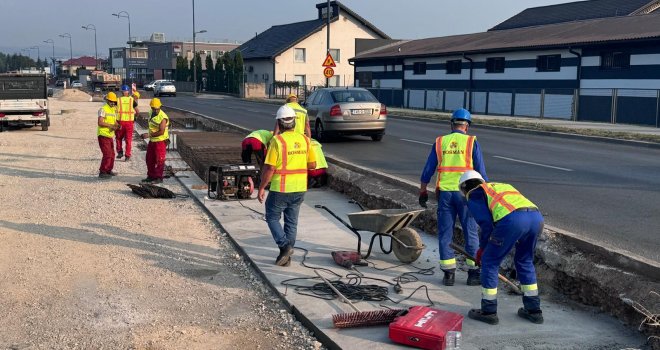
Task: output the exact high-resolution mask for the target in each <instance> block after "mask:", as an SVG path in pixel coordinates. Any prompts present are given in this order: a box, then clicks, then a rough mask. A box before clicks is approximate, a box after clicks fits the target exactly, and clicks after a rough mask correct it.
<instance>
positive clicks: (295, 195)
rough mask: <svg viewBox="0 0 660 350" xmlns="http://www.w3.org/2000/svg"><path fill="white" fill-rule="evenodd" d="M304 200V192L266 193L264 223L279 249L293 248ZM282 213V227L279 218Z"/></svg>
mask: <svg viewBox="0 0 660 350" xmlns="http://www.w3.org/2000/svg"><path fill="white" fill-rule="evenodd" d="M304 199H305V192H291V193H282V192H274V191H270V192H268V197H267V198H266V222H267V223H268V228H269V229H270V233H271V234H272V235H273V239H275V243H277V246H278V247H280V248H285V247H286V246H291V247H293V246H295V244H296V233H297V231H298V213H300V205H301V204H302V202H303V200H304ZM282 213H284V227H282V224H280V218H281V217H282Z"/></svg>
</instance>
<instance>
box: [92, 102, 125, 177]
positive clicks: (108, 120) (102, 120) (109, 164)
mask: <svg viewBox="0 0 660 350" xmlns="http://www.w3.org/2000/svg"><path fill="white" fill-rule="evenodd" d="M105 101H106V103H105V104H104V105H103V107H101V108H100V109H99V112H98V120H97V127H96V136H97V138H98V140H99V148H101V154H102V155H103V156H102V158H101V166H100V167H99V178H101V179H109V178H110V177H111V176H114V175H117V173H115V172H113V171H112V169H113V168H114V166H115V150H114V147H113V145H112V141H113V139H114V138H115V130H118V129H119V128H120V125H119V124H118V123H117V109H116V108H117V95H115V93H114V92H108V94H107V95H106V96H105Z"/></svg>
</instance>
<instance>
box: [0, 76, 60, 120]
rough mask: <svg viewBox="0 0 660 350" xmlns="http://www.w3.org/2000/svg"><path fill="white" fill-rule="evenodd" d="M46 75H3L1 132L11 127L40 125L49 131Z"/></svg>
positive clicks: (0, 79)
mask: <svg viewBox="0 0 660 350" xmlns="http://www.w3.org/2000/svg"><path fill="white" fill-rule="evenodd" d="M46 83H47V79H46V74H20V73H3V74H0V132H2V131H4V130H5V128H6V127H7V126H9V125H10V124H23V125H25V124H28V125H32V126H36V125H41V130H43V131H48V127H49V126H50V116H49V111H48V87H47V85H46Z"/></svg>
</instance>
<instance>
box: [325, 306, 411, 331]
mask: <svg viewBox="0 0 660 350" xmlns="http://www.w3.org/2000/svg"><path fill="white" fill-rule="evenodd" d="M406 311H407V310H405V309H388V310H375V311H360V312H351V313H344V314H337V315H332V324H333V325H334V326H335V328H353V327H366V326H381V325H386V324H390V323H392V322H393V321H394V319H395V318H396V317H397V316H401V315H402V314H403V313H405V312H406Z"/></svg>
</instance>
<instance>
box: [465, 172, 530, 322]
mask: <svg viewBox="0 0 660 350" xmlns="http://www.w3.org/2000/svg"><path fill="white" fill-rule="evenodd" d="M459 187H460V191H461V193H462V194H463V195H464V196H465V198H467V205H468V208H469V209H470V212H471V213H472V215H473V216H474V218H475V219H476V221H477V223H478V224H479V226H480V227H481V239H480V240H479V250H478V251H477V254H476V259H477V264H478V265H481V288H482V289H481V309H472V310H470V312H469V313H468V317H470V318H472V319H475V320H478V321H482V322H486V323H489V324H497V323H498V322H499V319H498V317H497V275H498V272H499V268H500V264H501V263H502V260H504V257H506V256H507V254H508V253H509V252H510V251H511V250H512V249H513V248H514V247H515V248H516V252H515V254H514V257H513V260H514V264H515V266H516V272H517V273H516V276H517V277H518V280H519V281H520V283H521V286H520V287H521V288H520V289H522V291H523V297H522V302H523V307H521V308H520V309H518V316H520V317H522V318H524V319H527V320H529V321H531V322H533V323H536V324H541V323H543V313H542V312H541V299H540V298H539V288H538V286H537V284H536V270H535V269H534V252H535V250H536V241H537V239H538V237H539V235H540V234H541V232H543V215H541V213H540V212H539V209H538V207H537V206H536V205H535V204H534V203H532V202H531V201H530V200H529V199H527V198H525V196H523V195H522V194H521V193H520V192H518V190H516V189H515V188H514V187H513V186H511V185H509V184H504V183H495V182H486V181H485V180H484V179H483V177H482V176H481V174H479V173H478V172H476V171H474V170H470V171H467V172H465V173H464V174H463V175H462V176H461V178H460V180H459Z"/></svg>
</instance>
